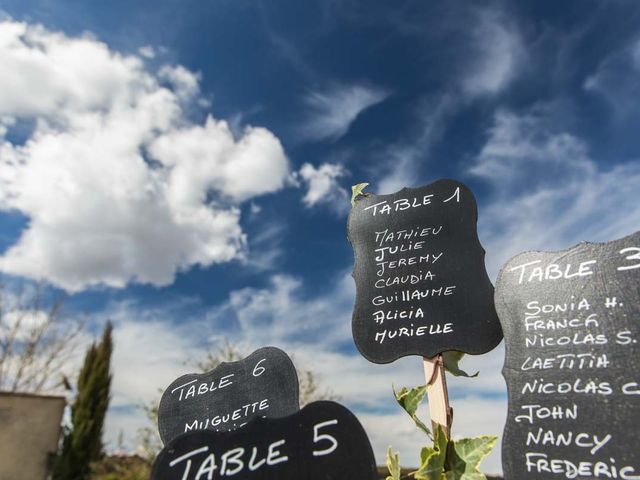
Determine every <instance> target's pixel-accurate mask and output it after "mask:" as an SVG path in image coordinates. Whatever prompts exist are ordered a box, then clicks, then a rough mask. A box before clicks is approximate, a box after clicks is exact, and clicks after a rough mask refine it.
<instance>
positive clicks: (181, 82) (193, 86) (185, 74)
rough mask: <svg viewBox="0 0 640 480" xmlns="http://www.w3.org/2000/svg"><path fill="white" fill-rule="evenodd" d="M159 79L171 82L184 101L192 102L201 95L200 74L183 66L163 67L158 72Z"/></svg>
mask: <svg viewBox="0 0 640 480" xmlns="http://www.w3.org/2000/svg"><path fill="white" fill-rule="evenodd" d="M141 55H142V52H141ZM158 78H159V79H160V80H164V81H167V82H169V83H170V85H171V86H172V87H173V91H174V92H175V93H176V95H178V97H179V98H180V99H182V100H190V99H192V98H193V97H195V96H196V95H197V94H198V93H200V74H199V73H193V72H191V71H189V70H187V69H186V68H184V67H183V66H182V65H163V66H162V67H160V70H158Z"/></svg>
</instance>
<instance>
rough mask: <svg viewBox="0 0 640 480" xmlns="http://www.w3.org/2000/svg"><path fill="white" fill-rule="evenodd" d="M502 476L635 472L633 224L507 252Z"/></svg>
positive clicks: (639, 327)
mask: <svg viewBox="0 0 640 480" xmlns="http://www.w3.org/2000/svg"><path fill="white" fill-rule="evenodd" d="M495 300H496V308H497V311H498V315H499V317H500V321H501V323H502V328H503V331H504V336H505V341H506V359H505V365H504V369H503V375H504V377H505V379H506V381H507V387H508V391H509V411H508V418H507V424H506V427H505V432H504V437H503V451H502V459H503V469H504V474H505V479H506V480H520V479H529V478H532V479H534V478H535V479H558V478H616V479H640V445H639V438H640V436H639V432H640V344H639V343H638V340H639V339H640V232H636V233H634V234H632V235H629V236H627V237H625V238H622V239H620V240H615V241H612V242H608V243H601V244H598V243H581V244H579V245H577V246H575V247H573V248H570V249H568V250H566V251H562V252H527V253H524V254H521V255H518V256H516V257H514V258H513V259H511V260H510V261H509V262H508V263H507V264H506V265H505V266H504V267H503V268H502V270H501V272H500V275H499V277H498V281H497V283H496V295H495Z"/></svg>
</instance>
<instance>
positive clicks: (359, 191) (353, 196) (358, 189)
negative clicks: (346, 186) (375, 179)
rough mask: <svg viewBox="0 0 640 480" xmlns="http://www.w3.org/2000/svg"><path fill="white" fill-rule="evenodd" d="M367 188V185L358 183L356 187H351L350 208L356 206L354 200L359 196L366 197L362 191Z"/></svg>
mask: <svg viewBox="0 0 640 480" xmlns="http://www.w3.org/2000/svg"><path fill="white" fill-rule="evenodd" d="M367 186H369V184H368V183H358V184H357V185H353V186H352V187H351V206H352V207H355V206H356V198H358V197H359V196H360V195H366V194H365V193H364V189H365V188H367Z"/></svg>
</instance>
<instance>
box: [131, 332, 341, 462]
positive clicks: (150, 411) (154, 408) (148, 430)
mask: <svg viewBox="0 0 640 480" xmlns="http://www.w3.org/2000/svg"><path fill="white" fill-rule="evenodd" d="M249 353H250V352H245V351H243V350H242V349H241V348H240V347H238V346H237V345H234V344H233V343H231V342H229V340H225V342H224V344H223V345H222V346H221V347H219V348H218V349H217V350H209V351H208V352H207V355H206V357H205V359H204V360H202V361H199V362H197V363H195V366H196V367H197V369H198V370H200V371H201V372H209V371H211V370H213V369H214V368H216V367H217V366H219V365H220V364H221V363H224V362H236V361H238V360H242V359H243V358H245V357H246V356H248V355H249ZM296 371H297V373H298V383H299V387H300V406H301V407H303V406H305V405H306V404H308V403H311V402H315V401H316V400H338V399H339V397H338V396H337V395H335V394H334V393H333V392H332V391H331V390H330V389H328V388H324V387H323V386H322V385H321V383H320V381H319V380H318V377H317V375H316V373H315V372H313V371H312V370H307V369H301V368H298V367H296ZM159 396H162V390H159ZM159 404H160V401H159V400H154V401H151V402H150V403H148V404H143V405H141V408H142V410H143V411H144V413H145V415H146V417H147V419H148V420H149V423H150V426H146V427H144V428H141V429H139V430H138V441H139V445H138V449H139V451H140V454H141V455H142V456H143V457H144V458H146V459H148V460H149V461H153V459H154V458H155V457H156V455H157V454H158V452H160V450H162V441H161V440H160V436H159V434H158V407H159Z"/></svg>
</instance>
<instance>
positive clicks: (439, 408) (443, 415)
mask: <svg viewBox="0 0 640 480" xmlns="http://www.w3.org/2000/svg"><path fill="white" fill-rule="evenodd" d="M423 363H424V378H425V380H426V384H427V385H428V386H429V388H428V389H427V396H428V399H429V414H430V415H431V423H432V425H433V429H434V430H436V429H437V426H438V425H440V426H441V427H442V429H443V430H444V432H445V434H446V435H447V438H451V425H452V423H453V408H451V406H450V405H449V392H448V391H447V377H446V371H445V369H444V360H443V358H442V355H437V356H435V357H433V358H429V357H423Z"/></svg>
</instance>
